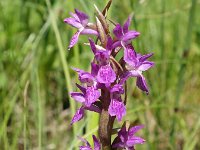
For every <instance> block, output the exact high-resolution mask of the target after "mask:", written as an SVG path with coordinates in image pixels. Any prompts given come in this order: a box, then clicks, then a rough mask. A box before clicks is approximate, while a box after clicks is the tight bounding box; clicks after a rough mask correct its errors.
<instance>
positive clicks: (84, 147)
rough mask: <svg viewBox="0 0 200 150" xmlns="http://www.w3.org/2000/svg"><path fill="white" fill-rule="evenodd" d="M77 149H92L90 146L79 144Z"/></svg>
mask: <svg viewBox="0 0 200 150" xmlns="http://www.w3.org/2000/svg"><path fill="white" fill-rule="evenodd" d="M79 150H92V148H91V147H89V146H80V147H79Z"/></svg>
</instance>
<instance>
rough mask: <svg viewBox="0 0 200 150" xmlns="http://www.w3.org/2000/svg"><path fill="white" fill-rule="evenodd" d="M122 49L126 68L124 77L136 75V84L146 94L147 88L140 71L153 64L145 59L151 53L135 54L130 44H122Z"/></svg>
mask: <svg viewBox="0 0 200 150" xmlns="http://www.w3.org/2000/svg"><path fill="white" fill-rule="evenodd" d="M124 49H125V50H124V61H125V62H126V68H127V70H128V72H127V73H126V78H128V77H137V82H136V84H137V86H138V87H139V88H140V89H141V90H143V91H145V92H146V93H147V94H148V92H149V89H148V87H147V83H146V80H145V78H144V76H143V75H142V72H143V71H146V70H148V69H150V68H151V67H153V66H154V62H151V61H148V60H147V59H148V58H150V57H151V56H152V55H153V53H150V54H147V55H141V54H137V53H136V52H135V50H134V48H133V47H132V46H131V45H128V46H126V47H125V46H124Z"/></svg>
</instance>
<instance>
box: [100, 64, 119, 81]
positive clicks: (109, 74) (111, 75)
mask: <svg viewBox="0 0 200 150" xmlns="http://www.w3.org/2000/svg"><path fill="white" fill-rule="evenodd" d="M115 79H116V74H115V72H114V70H113V69H112V67H111V66H109V65H105V66H102V67H101V68H100V69H99V71H98V74H97V80H98V82H100V83H104V84H106V83H113V82H114V81H115Z"/></svg>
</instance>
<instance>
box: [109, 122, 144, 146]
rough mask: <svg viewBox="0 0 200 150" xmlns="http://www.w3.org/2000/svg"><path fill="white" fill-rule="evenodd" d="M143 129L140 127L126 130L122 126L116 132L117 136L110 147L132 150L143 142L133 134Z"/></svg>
mask: <svg viewBox="0 0 200 150" xmlns="http://www.w3.org/2000/svg"><path fill="white" fill-rule="evenodd" d="M143 127H144V126H143V125H140V126H134V127H131V128H129V129H127V128H126V127H125V126H123V127H122V128H121V130H120V131H119V132H118V136H117V137H116V138H115V139H114V141H113V144H112V147H113V148H125V149H128V150H134V145H136V144H143V143H144V142H145V140H144V139H143V138H141V137H138V136H135V133H136V132H137V131H138V130H140V129H142V128H143Z"/></svg>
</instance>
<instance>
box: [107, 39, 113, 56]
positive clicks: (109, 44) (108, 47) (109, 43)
mask: <svg viewBox="0 0 200 150" xmlns="http://www.w3.org/2000/svg"><path fill="white" fill-rule="evenodd" d="M112 45H113V40H112V38H111V37H110V36H109V37H108V40H107V45H106V49H107V50H108V51H110V53H111V50H112Z"/></svg>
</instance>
